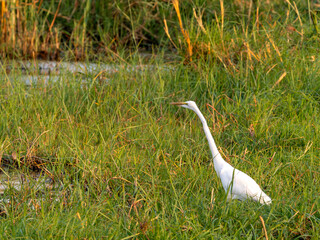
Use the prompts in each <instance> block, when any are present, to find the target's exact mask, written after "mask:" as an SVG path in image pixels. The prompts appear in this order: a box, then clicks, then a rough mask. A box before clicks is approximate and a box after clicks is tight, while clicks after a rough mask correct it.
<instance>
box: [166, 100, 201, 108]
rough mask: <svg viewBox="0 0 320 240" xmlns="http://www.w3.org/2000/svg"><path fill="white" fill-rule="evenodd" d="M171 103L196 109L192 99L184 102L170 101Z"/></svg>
mask: <svg viewBox="0 0 320 240" xmlns="http://www.w3.org/2000/svg"><path fill="white" fill-rule="evenodd" d="M170 104H172V105H177V106H180V107H184V108H189V109H191V110H195V109H197V108H198V107H197V104H196V103H195V102H194V101H186V102H172V103H170Z"/></svg>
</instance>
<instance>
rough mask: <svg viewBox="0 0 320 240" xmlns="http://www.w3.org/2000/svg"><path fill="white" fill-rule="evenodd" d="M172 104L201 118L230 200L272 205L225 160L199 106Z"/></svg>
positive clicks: (190, 102) (246, 178) (251, 181)
mask: <svg viewBox="0 0 320 240" xmlns="http://www.w3.org/2000/svg"><path fill="white" fill-rule="evenodd" d="M171 104H173V105H178V106H181V107H184V108H188V109H191V110H193V111H194V112H195V113H196V114H197V115H198V117H199V118H200V120H201V122H202V125H203V130H204V133H205V134H206V137H207V140H208V143H209V147H210V150H211V153H212V156H213V163H214V169H215V170H216V173H217V175H218V177H219V178H220V179H221V182H222V186H223V188H224V190H225V192H226V193H227V194H228V196H227V197H228V199H240V200H244V199H247V198H250V199H252V200H254V201H257V202H260V203H261V204H268V205H269V204H271V198H270V197H269V196H268V195H267V194H265V193H264V192H263V191H262V190H261V188H260V187H259V185H258V184H257V183H256V182H255V181H254V180H253V179H252V178H251V177H249V176H248V175H247V174H245V173H243V172H241V171H239V170H238V169H235V168H234V167H232V166H231V165H230V164H229V163H227V162H226V161H225V160H223V158H222V156H221V154H220V153H219V151H218V148H217V146H216V144H215V142H214V140H213V137H212V135H211V133H210V130H209V127H208V124H207V121H206V120H205V118H204V117H203V115H202V113H201V112H200V110H199V108H198V106H197V104H196V103H195V102H193V101H187V102H173V103H171Z"/></svg>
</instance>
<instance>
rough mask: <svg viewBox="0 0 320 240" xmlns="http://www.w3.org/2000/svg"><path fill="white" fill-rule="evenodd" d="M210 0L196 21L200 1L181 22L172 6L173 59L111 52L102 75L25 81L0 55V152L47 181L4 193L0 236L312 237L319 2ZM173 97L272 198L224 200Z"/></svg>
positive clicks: (318, 223) (197, 132)
mask: <svg viewBox="0 0 320 240" xmlns="http://www.w3.org/2000/svg"><path fill="white" fill-rule="evenodd" d="M235 2H237V1H235ZM240 2H241V1H240ZM249 2H250V1H249ZM271 2H272V1H271ZM274 2H277V1H274ZM219 3H220V5H219ZM221 3H223V1H220V2H215V4H216V5H217V6H218V7H219V8H218V9H217V13H216V15H217V16H216V18H215V19H214V20H212V21H211V20H210V19H208V18H205V16H207V17H208V15H204V16H203V19H204V20H203V21H204V23H203V25H201V22H199V13H201V11H199V12H196V13H197V14H196V15H193V17H192V16H191V17H190V22H186V21H187V20H186V19H185V18H184V17H183V16H184V14H185V13H181V14H182V17H181V19H182V23H183V27H182V28H180V27H179V17H177V19H178V20H177V21H176V22H168V23H167V24H168V25H167V26H168V28H167V30H168V33H169V35H167V36H168V39H169V38H171V41H169V40H168V39H167V42H166V44H169V43H170V42H171V44H175V45H176V47H177V48H176V49H177V53H176V54H177V55H178V57H175V58H173V59H174V60H172V61H171V60H170V61H168V60H167V61H164V60H163V59H168V58H167V57H166V56H165V53H167V52H168V49H167V48H166V49H164V50H162V51H161V50H159V51H158V52H157V54H155V55H154V56H153V57H151V58H150V59H148V61H146V60H145V59H143V58H142V57H141V55H139V53H138V51H136V52H131V53H130V54H127V53H122V52H118V53H117V54H118V55H117V58H116V59H117V60H116V61H117V64H118V63H119V64H121V66H122V68H119V69H120V70H117V71H115V72H113V73H99V72H89V73H87V74H77V73H73V74H72V73H68V72H62V73H61V74H60V77H61V79H62V80H61V82H54V81H52V82H49V83H48V84H44V83H41V82H39V83H38V84H34V85H31V86H27V85H25V84H24V83H21V82H19V81H17V80H15V79H18V78H19V77H21V75H23V74H24V73H22V71H21V70H20V69H15V70H12V71H11V72H10V73H6V71H5V69H6V68H7V65H8V64H9V62H7V61H3V62H2V65H1V68H2V69H1V75H0V94H1V97H0V108H1V118H0V140H1V142H0V154H2V155H10V156H13V157H12V159H11V160H12V162H9V163H10V164H13V165H14V166H16V167H17V169H18V171H19V172H23V173H24V174H27V175H28V174H31V172H32V171H33V170H34V169H37V171H39V170H40V171H42V173H43V175H45V176H47V177H49V178H51V179H52V180H53V181H54V183H55V184H54V186H53V188H50V189H49V188H42V189H39V188H38V189H36V188H32V187H28V186H29V185H32V184H31V183H30V184H29V185H28V184H25V187H23V189H22V190H20V191H17V190H15V189H13V188H9V189H8V190H6V191H5V192H4V194H3V195H1V198H2V200H3V201H1V203H0V209H1V216H0V218H1V222H0V236H1V238H3V239H18V238H19V239H63V238H66V239H72V238H76V239H95V238H97V239H101V238H106V239H248V238H249V239H319V238H320V211H319V209H320V195H319V192H320V183H319V182H320V161H319V160H320V154H319V150H320V145H319V141H318V139H319V137H320V121H319V119H320V77H319V73H320V69H319V68H320V61H319V57H318V55H319V49H320V48H319V47H320V44H319V34H318V32H317V28H316V26H317V25H314V23H315V24H317V22H316V20H314V19H317V15H316V14H317V12H313V11H312V9H311V5H310V7H309V8H308V6H309V5H307V4H306V5H302V6H300V5H298V6H297V5H296V4H295V3H294V2H293V1H287V2H286V3H283V4H282V5H281V4H279V5H277V4H276V3H273V2H272V4H271V5H270V7H269V5H266V6H262V5H261V6H257V5H255V4H254V5H252V7H251V10H250V14H248V12H247V11H249V9H250V8H249V7H250V6H247V7H246V8H244V9H241V8H239V9H238V8H237V9H238V10H237V9H232V8H229V7H230V6H229V5H226V4H225V5H223V4H221ZM251 3H252V2H251ZM308 3H309V2H308ZM180 4H181V3H180ZM194 4H195V3H194ZM310 4H311V3H310ZM234 6H236V5H234ZM279 6H282V8H279ZM202 9H204V6H202ZM233 10H234V11H233ZM236 10H237V11H236ZM205 11H209V12H210V11H211V10H208V9H205ZM241 11H243V12H241ZM173 13H174V14H177V16H178V15H179V14H180V13H178V11H177V10H175V11H173ZM234 13H236V14H234ZM313 14H315V15H314V16H313ZM195 16H197V17H195ZM312 16H313V17H312ZM228 18H230V19H231V20H232V21H231V20H230V19H229V20H228ZM205 20H206V21H205ZM174 24H175V28H176V29H178V30H177V31H176V33H175V34H172V33H171V31H172V28H171V27H172V25H174ZM170 26H171V27H170ZM201 26H202V27H201ZM161 27H162V28H165V26H161ZM164 31H165V30H164ZM174 54H175V53H174ZM169 59H170V58H169ZM67 60H68V59H67ZM96 61H97V62H98V63H99V62H104V63H105V61H106V59H103V58H100V57H99V58H98V59H96ZM145 64H148V65H152V66H153V67H152V68H151V67H150V68H148V67H147V68H136V67H135V66H137V65H138V66H140V65H145ZM127 69H130V70H129V71H128V70H127ZM132 69H136V70H132ZM33 74H35V75H36V74H37V73H33ZM99 74H102V75H103V76H104V77H105V78H107V79H108V81H107V82H106V81H102V80H101V79H100V78H99V77H97V76H98V75H99ZM99 76H100V75H99ZM184 100H194V101H195V102H197V104H198V106H199V108H200V110H201V111H202V112H203V114H204V116H205V117H206V119H207V121H208V125H209V127H210V128H211V131H212V134H213V137H214V138H215V141H216V143H217V145H218V148H219V150H220V152H221V154H222V156H223V157H224V158H225V160H226V161H228V162H229V163H230V164H232V165H233V166H235V167H236V168H238V169H240V170H242V171H244V172H245V173H247V174H248V175H250V176H251V177H253V178H254V179H255V180H256V182H257V183H258V184H259V185H260V186H261V187H262V189H263V190H264V191H265V192H266V194H268V195H269V196H270V197H271V198H272V200H273V202H272V204H271V205H270V206H262V205H260V204H258V203H256V202H253V201H249V200H248V201H236V200H234V201H231V202H229V201H227V200H226V196H225V193H224V190H223V188H222V185H221V183H220V180H219V179H218V178H217V176H216V173H215V171H214V167H213V163H212V156H211V154H210V151H209V147H208V144H207V140H206V139H205V135H204V133H203V130H202V125H201V122H200V121H199V119H198V117H197V116H196V115H195V113H194V112H192V111H190V110H187V109H182V108H177V107H175V106H172V105H169V103H170V102H172V101H184ZM9 163H8V162H4V160H2V167H3V165H6V166H7V165H8V164H9ZM2 169H3V168H2ZM6 173H7V172H6ZM7 174H10V172H9V173H7Z"/></svg>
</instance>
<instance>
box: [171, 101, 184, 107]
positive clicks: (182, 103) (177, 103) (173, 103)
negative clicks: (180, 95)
mask: <svg viewBox="0 0 320 240" xmlns="http://www.w3.org/2000/svg"><path fill="white" fill-rule="evenodd" d="M170 104H172V105H178V106H181V105H187V103H186V102H172V103H170Z"/></svg>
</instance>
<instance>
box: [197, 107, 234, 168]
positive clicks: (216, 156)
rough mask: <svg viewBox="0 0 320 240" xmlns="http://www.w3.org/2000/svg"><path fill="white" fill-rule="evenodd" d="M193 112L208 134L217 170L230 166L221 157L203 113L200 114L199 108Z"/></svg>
mask: <svg viewBox="0 0 320 240" xmlns="http://www.w3.org/2000/svg"><path fill="white" fill-rule="evenodd" d="M192 110H193V111H194V112H195V113H196V114H197V115H198V117H199V118H200V121H201V122H202V125H203V131H204V133H205V134H206V137H207V140H208V143H209V147H210V150H211V153H212V157H213V162H214V165H215V169H216V170H218V169H221V168H222V167H223V165H225V164H228V163H227V162H225V161H224V160H223V158H222V157H221V155H220V153H219V151H218V148H217V145H216V143H215V141H214V140H213V137H212V135H211V132H210V129H209V127H208V124H207V121H206V119H205V118H204V116H203V115H202V113H201V112H200V110H199V109H198V108H196V109H192Z"/></svg>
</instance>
